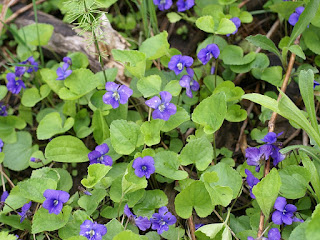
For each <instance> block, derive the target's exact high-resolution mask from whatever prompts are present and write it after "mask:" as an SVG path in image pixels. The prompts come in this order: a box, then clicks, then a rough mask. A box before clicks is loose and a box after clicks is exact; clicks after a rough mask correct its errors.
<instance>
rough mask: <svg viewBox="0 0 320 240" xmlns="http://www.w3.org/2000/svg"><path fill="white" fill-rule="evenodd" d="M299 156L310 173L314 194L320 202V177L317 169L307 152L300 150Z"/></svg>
mask: <svg viewBox="0 0 320 240" xmlns="http://www.w3.org/2000/svg"><path fill="white" fill-rule="evenodd" d="M299 156H301V160H302V164H303V166H304V168H305V169H307V170H308V171H309V173H310V181H311V185H312V187H313V189H314V192H315V194H316V196H317V197H318V201H319V199H320V177H319V174H318V171H317V168H316V166H315V164H314V163H313V162H312V161H311V160H310V158H309V157H308V155H307V154H306V153H305V152H303V151H301V150H300V151H299Z"/></svg>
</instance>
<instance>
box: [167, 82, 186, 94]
mask: <svg viewBox="0 0 320 240" xmlns="http://www.w3.org/2000/svg"><path fill="white" fill-rule="evenodd" d="M181 89H182V88H181V86H180V83H179V81H178V80H171V81H170V82H168V84H167V85H166V86H165V87H164V89H163V91H167V92H169V93H171V95H172V96H179V94H180V92H181Z"/></svg>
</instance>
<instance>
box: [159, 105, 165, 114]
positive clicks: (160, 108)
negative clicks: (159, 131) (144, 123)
mask: <svg viewBox="0 0 320 240" xmlns="http://www.w3.org/2000/svg"><path fill="white" fill-rule="evenodd" d="M158 109H159V111H160V112H163V111H164V110H165V109H166V107H165V106H164V104H161V105H160V106H159V107H158Z"/></svg>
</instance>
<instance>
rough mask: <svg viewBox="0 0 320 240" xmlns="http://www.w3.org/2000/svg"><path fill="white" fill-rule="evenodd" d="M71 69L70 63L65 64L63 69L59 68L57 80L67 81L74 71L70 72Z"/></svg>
mask: <svg viewBox="0 0 320 240" xmlns="http://www.w3.org/2000/svg"><path fill="white" fill-rule="evenodd" d="M68 68H69V64H68V63H64V64H63V66H62V67H58V68H57V75H58V77H57V79H56V80H65V79H66V78H67V77H69V76H70V74H71V73H72V70H70V69H69V70H68Z"/></svg>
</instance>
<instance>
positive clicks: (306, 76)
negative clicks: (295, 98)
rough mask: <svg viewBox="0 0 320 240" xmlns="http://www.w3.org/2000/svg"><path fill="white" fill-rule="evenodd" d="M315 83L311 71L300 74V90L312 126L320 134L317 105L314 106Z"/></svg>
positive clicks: (303, 71)
mask: <svg viewBox="0 0 320 240" xmlns="http://www.w3.org/2000/svg"><path fill="white" fill-rule="evenodd" d="M313 81H314V75H313V72H312V70H311V69H309V70H308V71H305V70H302V71H300V74H299V89H300V93H301V96H302V99H303V102H304V105H305V107H306V109H307V112H308V115H309V118H310V121H311V125H312V127H313V128H314V130H315V131H316V132H317V133H318V134H319V127H318V121H317V117H316V111H315V105H314V93H313Z"/></svg>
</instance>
